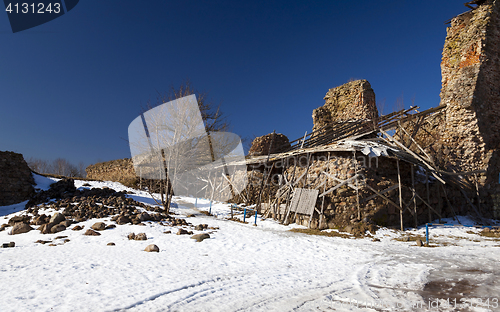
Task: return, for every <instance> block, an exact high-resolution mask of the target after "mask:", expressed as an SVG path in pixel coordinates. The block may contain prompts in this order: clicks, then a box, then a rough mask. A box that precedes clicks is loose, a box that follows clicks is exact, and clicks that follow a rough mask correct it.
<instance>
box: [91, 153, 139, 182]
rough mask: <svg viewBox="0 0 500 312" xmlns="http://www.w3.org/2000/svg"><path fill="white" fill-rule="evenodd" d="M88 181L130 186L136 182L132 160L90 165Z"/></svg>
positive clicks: (126, 159)
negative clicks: (132, 182) (93, 180)
mask: <svg viewBox="0 0 500 312" xmlns="http://www.w3.org/2000/svg"><path fill="white" fill-rule="evenodd" d="M85 171H86V172H87V178H88V179H95V180H102V181H113V182H121V183H124V184H130V183H131V181H136V180H137V176H136V174H135V170H134V164H133V162H132V159H130V158H123V159H116V160H111V161H107V162H102V163H98V164H94V165H90V166H88V167H87V169H85Z"/></svg>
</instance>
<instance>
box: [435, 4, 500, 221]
mask: <svg viewBox="0 0 500 312" xmlns="http://www.w3.org/2000/svg"><path fill="white" fill-rule="evenodd" d="M441 72H442V89H441V94H440V96H441V103H440V104H441V105H445V104H446V105H447V107H446V108H445V111H444V114H443V117H442V120H439V121H438V123H440V124H441V125H440V126H439V127H438V129H437V132H438V135H439V137H440V140H439V141H437V142H435V144H434V145H433V152H434V156H435V158H436V159H437V160H438V161H439V163H440V165H441V166H442V168H443V169H445V170H447V171H452V170H456V171H473V170H482V169H484V170H487V173H486V174H481V175H480V176H479V186H480V188H481V190H480V193H481V197H482V199H481V206H482V207H483V208H484V207H493V208H494V209H493V210H494V211H493V212H492V211H491V210H490V211H488V210H487V209H486V211H485V210H484V209H482V210H483V211H482V213H483V214H484V215H485V216H487V217H497V218H499V217H500V197H499V196H498V195H497V194H500V185H499V183H498V181H499V172H500V162H499V152H500V3H499V1H498V0H495V1H493V0H487V1H485V3H484V4H482V5H480V6H478V7H477V8H476V9H475V10H472V11H469V12H466V13H464V14H461V15H459V16H457V17H455V18H453V19H452V20H451V25H450V26H449V27H448V29H447V36H446V41H445V45H444V49H443V57H442V62H441ZM468 179H469V181H470V182H471V184H473V183H475V181H474V180H473V176H469V177H468ZM453 196H454V194H452V197H453ZM492 214H493V215H492Z"/></svg>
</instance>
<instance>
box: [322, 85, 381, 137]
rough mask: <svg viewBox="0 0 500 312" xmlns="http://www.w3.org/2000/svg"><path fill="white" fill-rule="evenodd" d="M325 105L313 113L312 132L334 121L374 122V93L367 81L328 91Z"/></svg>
mask: <svg viewBox="0 0 500 312" xmlns="http://www.w3.org/2000/svg"><path fill="white" fill-rule="evenodd" d="M324 100H325V104H324V105H323V106H321V107H318V108H316V109H315V110H314V111H313V114H312V118H313V131H315V130H318V129H320V128H323V127H324V126H327V125H328V124H331V123H332V122H336V121H349V120H360V119H371V120H375V119H376V118H377V117H378V109H377V105H376V102H375V92H373V89H372V87H371V85H370V83H369V82H368V81H367V80H364V79H362V80H355V81H351V82H348V83H346V84H343V85H341V86H339V87H336V88H332V89H330V90H328V92H327V93H326V95H325V97H324Z"/></svg>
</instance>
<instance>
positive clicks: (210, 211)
mask: <svg viewBox="0 0 500 312" xmlns="http://www.w3.org/2000/svg"><path fill="white" fill-rule="evenodd" d="M208 213H209V214H212V200H210V208H209V209H208Z"/></svg>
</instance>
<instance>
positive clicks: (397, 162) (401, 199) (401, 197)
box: [396, 159, 404, 231]
mask: <svg viewBox="0 0 500 312" xmlns="http://www.w3.org/2000/svg"><path fill="white" fill-rule="evenodd" d="M396 164H397V167H398V186H399V207H400V208H399V209H400V210H399V222H400V225H401V231H404V226H403V193H402V191H401V174H400V172H399V159H398V160H396Z"/></svg>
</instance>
